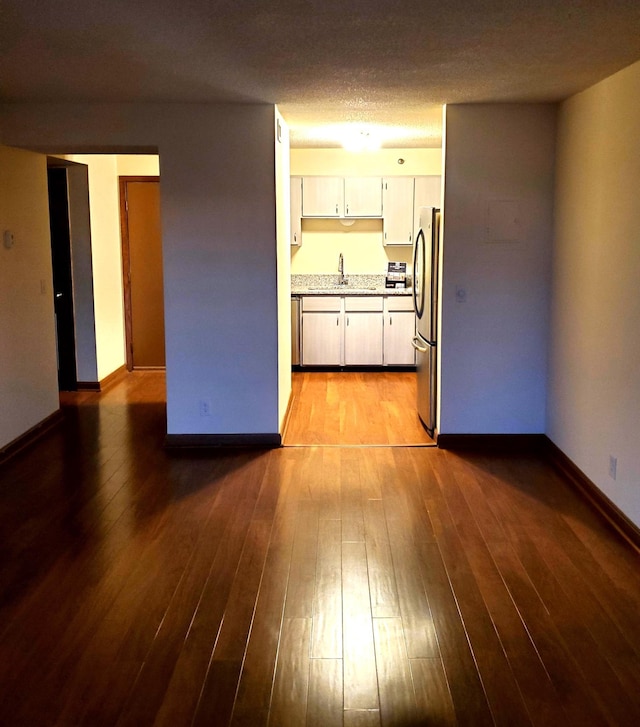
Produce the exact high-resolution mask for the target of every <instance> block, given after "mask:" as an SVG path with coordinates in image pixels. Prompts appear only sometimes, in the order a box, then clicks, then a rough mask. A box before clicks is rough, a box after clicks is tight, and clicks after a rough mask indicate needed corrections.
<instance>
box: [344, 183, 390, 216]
mask: <svg viewBox="0 0 640 727" xmlns="http://www.w3.org/2000/svg"><path fill="white" fill-rule="evenodd" d="M344 214H345V217H380V216H381V215H382V178H381V177H347V178H346V179H345V180H344Z"/></svg>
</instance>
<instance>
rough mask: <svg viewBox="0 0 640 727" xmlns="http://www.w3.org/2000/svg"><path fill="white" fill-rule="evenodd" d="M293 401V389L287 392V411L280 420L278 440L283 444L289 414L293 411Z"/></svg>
mask: <svg viewBox="0 0 640 727" xmlns="http://www.w3.org/2000/svg"><path fill="white" fill-rule="evenodd" d="M294 399H295V396H294V393H293V389H292V390H291V391H290V392H289V401H288V403H287V410H286V411H285V413H284V417H283V418H282V432H281V433H280V439H281V441H282V442H284V440H285V438H286V435H287V428H288V426H289V420H290V419H291V412H292V411H293V401H294Z"/></svg>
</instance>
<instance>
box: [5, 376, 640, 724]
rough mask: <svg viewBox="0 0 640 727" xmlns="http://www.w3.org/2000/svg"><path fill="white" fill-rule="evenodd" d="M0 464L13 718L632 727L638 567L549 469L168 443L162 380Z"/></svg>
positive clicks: (117, 392) (510, 462)
mask: <svg viewBox="0 0 640 727" xmlns="http://www.w3.org/2000/svg"><path fill="white" fill-rule="evenodd" d="M64 415H65V417H64V423H63V424H61V425H60V426H58V427H57V428H56V429H54V430H52V431H50V432H49V433H48V434H47V435H45V437H44V438H43V439H42V440H40V441H39V442H38V443H37V444H36V445H34V446H33V447H31V448H30V449H28V450H24V451H23V452H22V453H20V454H18V455H16V456H15V457H14V458H13V459H11V460H10V461H8V462H7V463H5V464H4V465H2V466H1V467H0V538H1V541H2V542H1V549H0V558H1V559H2V563H1V568H0V723H2V724H3V725H8V726H9V725H29V726H33V725H38V727H47V726H48V725H60V726H70V725H91V727H99V726H101V725H136V726H138V727H140V726H141V725H166V726H171V727H178V726H180V725H191V724H193V725H227V724H232V725H247V726H248V725H251V727H259V726H260V725H267V724H268V725H273V726H275V725H279V726H282V727H285V726H286V727H295V726H296V725H317V726H322V727H330V726H332V725H345V727H356V726H366V727H369V726H373V725H384V726H385V727H386V726H387V725H393V726H397V727H413V726H417V725H454V724H460V725H473V726H474V727H475V726H477V725H492V724H503V725H518V726H519V725H529V724H533V725H540V726H541V727H542V726H545V727H548V726H549V725H560V724H562V725H581V726H582V727H584V726H585V725H604V724H610V725H621V726H622V725H630V724H637V723H638V721H639V720H640V622H639V621H638V618H637V615H638V613H639V612H640V568H639V567H638V566H639V565H640V561H639V557H638V555H637V554H636V553H635V552H633V551H632V550H631V549H630V548H629V547H628V546H627V545H626V544H625V543H623V542H621V541H620V540H619V539H618V538H617V536H616V535H615V534H613V533H612V532H611V531H610V530H609V529H608V528H607V527H606V526H605V525H603V523H602V521H601V520H600V519H599V518H598V516H596V515H595V514H594V513H593V511H592V510H591V509H590V508H589V507H588V506H587V505H586V504H585V503H584V502H583V500H582V499H581V498H580V497H579V496H578V495H577V494H576V493H575V492H574V491H573V490H572V489H571V488H570V487H569V486H568V485H567V484H566V483H565V482H564V481H563V480H562V478H561V477H560V476H559V475H558V474H557V473H556V472H555V471H554V470H553V469H551V468H550V467H549V466H548V465H547V464H546V463H544V462H541V461H539V460H536V459H534V458H527V457H520V456H512V457H498V456H482V455H479V454H475V455H457V454H454V453H451V452H447V451H443V450H439V449H437V448H428V447H427V448H412V447H373V448H366V447H340V448H337V447H284V448H282V449H278V450H271V451H246V450H245V451H243V450H237V451H229V450H226V451H220V452H213V453H212V452H210V451H209V452H199V451H195V450H191V451H183V452H178V453H173V452H168V451H166V450H165V449H163V446H162V445H163V437H164V427H165V420H164V416H165V415H164V377H163V374H162V373H160V372H145V373H143V372H134V373H131V374H127V375H126V376H124V377H123V378H122V380H121V381H120V382H119V383H117V384H115V385H113V386H112V387H111V388H109V389H108V390H107V391H106V392H104V393H103V394H94V393H80V394H69V395H65V396H64Z"/></svg>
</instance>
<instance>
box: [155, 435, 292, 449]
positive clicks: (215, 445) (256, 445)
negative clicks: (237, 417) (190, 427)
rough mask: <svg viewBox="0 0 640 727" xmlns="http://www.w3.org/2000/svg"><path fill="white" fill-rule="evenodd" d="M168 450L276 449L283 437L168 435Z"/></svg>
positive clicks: (280, 444) (166, 440)
mask: <svg viewBox="0 0 640 727" xmlns="http://www.w3.org/2000/svg"><path fill="white" fill-rule="evenodd" d="M164 445H165V447H166V448H167V449H221V448H237V447H244V448H247V449H275V448H277V447H281V446H282V435H281V434H280V433H279V432H278V433H275V434H167V435H166V437H165V440H164Z"/></svg>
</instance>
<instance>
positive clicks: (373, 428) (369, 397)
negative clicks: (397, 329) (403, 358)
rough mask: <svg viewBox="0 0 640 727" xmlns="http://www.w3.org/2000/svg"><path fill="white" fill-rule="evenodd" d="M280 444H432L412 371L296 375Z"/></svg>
mask: <svg viewBox="0 0 640 727" xmlns="http://www.w3.org/2000/svg"><path fill="white" fill-rule="evenodd" d="M292 384H293V385H292V396H291V407H290V412H289V418H288V421H287V427H286V431H285V435H284V443H285V445H288V446H292V445H299V444H322V445H345V444H346V445H357V444H360V445H361V444H366V445H390V446H407V445H412V446H415V445H420V446H435V442H434V441H433V439H432V438H431V437H430V436H429V434H428V432H427V430H426V429H425V428H424V427H423V426H422V423H421V421H420V419H419V417H418V412H417V411H416V398H417V386H416V385H417V380H416V374H415V372H412V371H364V372H363V371H296V372H294V373H293V382H292Z"/></svg>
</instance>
